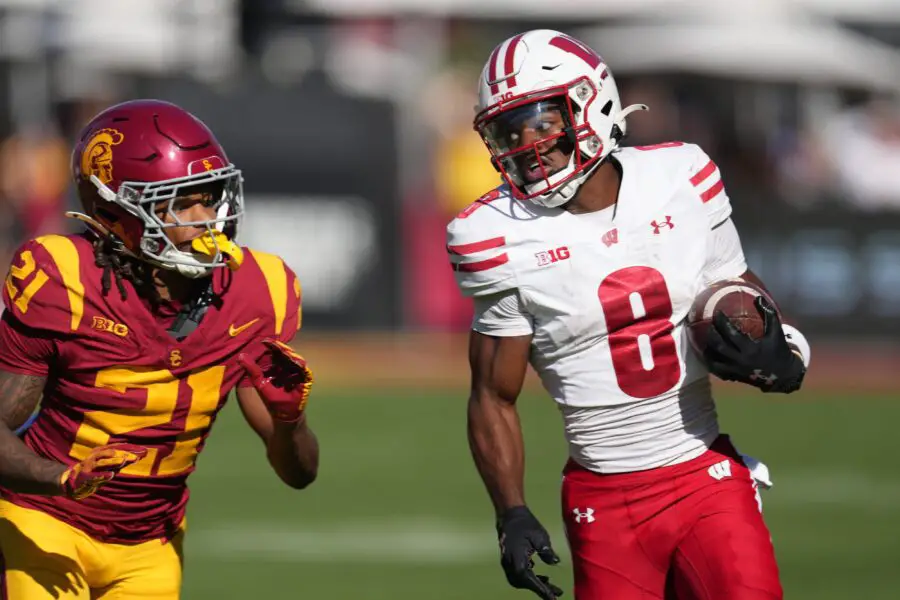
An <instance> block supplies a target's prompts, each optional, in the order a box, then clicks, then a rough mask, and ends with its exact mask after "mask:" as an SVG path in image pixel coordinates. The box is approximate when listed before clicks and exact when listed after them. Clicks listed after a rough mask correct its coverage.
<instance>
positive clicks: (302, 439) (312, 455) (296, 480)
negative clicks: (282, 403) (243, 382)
mask: <svg viewBox="0 0 900 600" xmlns="http://www.w3.org/2000/svg"><path fill="white" fill-rule="evenodd" d="M237 398H238V404H240V407H241V412H242V413H243V414H244V418H245V419H246V420H247V423H249V424H250V427H251V428H252V429H253V431H255V432H256V433H257V435H259V437H260V439H261V440H262V441H263V443H264V444H265V446H266V456H267V457H268V459H269V464H271V465H272V468H273V469H274V470H275V473H276V474H277V475H278V477H279V478H280V479H281V480H282V481H283V482H284V483H286V484H287V485H289V486H291V487H292V488H295V489H303V488H305V487H306V486H308V485H309V484H311V483H312V482H313V481H315V479H316V475H317V473H318V470H319V442H318V440H317V439H316V435H315V433H313V430H312V429H311V428H310V427H309V424H308V423H307V420H306V418H305V417H304V418H303V419H300V420H299V421H297V422H295V423H291V422H286V421H279V420H276V419H275V418H274V417H273V416H272V414H271V413H270V412H269V409H268V408H266V404H265V402H263V399H262V398H261V397H260V395H259V392H257V391H256V389H255V388H252V387H243V388H238V390H237Z"/></svg>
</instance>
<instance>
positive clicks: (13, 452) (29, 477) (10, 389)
mask: <svg viewBox="0 0 900 600" xmlns="http://www.w3.org/2000/svg"><path fill="white" fill-rule="evenodd" d="M46 381H47V378H46V377H40V376H36V375H24V374H20V373H10V372H8V371H0V420H2V424H0V483H2V484H3V486H4V487H5V488H7V489H9V490H12V491H13V492H17V493H21V494H41V495H45V496H52V495H58V494H62V493H63V491H62V488H61V486H60V479H61V477H62V474H63V473H64V472H65V470H66V465H64V464H62V463H58V462H56V461H55V460H47V459H45V458H41V457H40V456H38V455H37V454H35V453H34V452H33V451H32V450H31V449H30V448H28V446H26V445H25V443H24V442H22V440H21V439H19V437H18V436H16V434H15V433H14V432H15V430H16V429H17V428H18V427H19V426H21V425H22V424H23V423H24V422H25V421H26V420H27V419H28V417H29V416H30V415H31V414H32V413H33V412H34V410H35V408H37V405H38V402H39V401H40V399H41V394H42V393H43V391H44V384H45V383H46Z"/></svg>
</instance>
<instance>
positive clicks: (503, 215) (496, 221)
mask: <svg viewBox="0 0 900 600" xmlns="http://www.w3.org/2000/svg"><path fill="white" fill-rule="evenodd" d="M533 218H534V215H533V213H531V212H530V207H529V206H526V205H524V203H522V202H519V201H518V200H515V199H514V198H513V197H512V196H511V195H510V194H509V192H508V189H507V188H506V187H505V186H501V187H499V188H497V189H494V190H492V191H491V192H490V193H488V194H486V195H484V196H482V197H481V198H479V199H478V200H476V201H475V202H474V203H473V204H471V205H470V206H469V207H468V208H466V209H465V210H463V211H462V212H461V213H459V215H457V216H456V218H455V219H453V221H451V222H450V224H449V225H448V226H447V253H448V255H449V259H450V266H451V268H452V269H453V272H454V274H455V275H456V283H457V285H459V288H460V290H461V291H462V293H463V295H465V296H483V295H487V294H495V293H497V292H502V291H504V290H508V289H511V288H514V287H515V283H514V282H515V272H514V271H513V268H512V265H510V262H509V254H508V253H507V251H506V250H507V249H508V241H507V238H508V235H509V233H510V232H511V231H512V230H513V228H514V227H515V226H516V221H517V220H523V219H524V220H531V219H533Z"/></svg>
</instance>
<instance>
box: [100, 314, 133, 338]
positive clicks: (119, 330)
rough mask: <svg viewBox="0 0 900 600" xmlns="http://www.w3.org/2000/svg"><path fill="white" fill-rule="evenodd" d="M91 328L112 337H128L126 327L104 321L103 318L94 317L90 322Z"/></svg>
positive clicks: (108, 320) (107, 320)
mask: <svg viewBox="0 0 900 600" xmlns="http://www.w3.org/2000/svg"><path fill="white" fill-rule="evenodd" d="M91 328H92V329H96V330H97V331H105V332H106V333H112V334H113V335H117V336H119V337H122V338H123V337H126V336H127V335H128V326H127V325H124V324H122V323H116V322H115V321H111V320H110V319H106V318H104V317H94V318H93V320H91Z"/></svg>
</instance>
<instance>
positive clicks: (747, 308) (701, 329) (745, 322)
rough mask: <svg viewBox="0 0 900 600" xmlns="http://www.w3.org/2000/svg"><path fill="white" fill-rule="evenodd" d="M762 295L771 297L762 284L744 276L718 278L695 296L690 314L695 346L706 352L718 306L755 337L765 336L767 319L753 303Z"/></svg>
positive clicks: (691, 334) (691, 337) (690, 336)
mask: <svg viewBox="0 0 900 600" xmlns="http://www.w3.org/2000/svg"><path fill="white" fill-rule="evenodd" d="M760 295H764V296H767V297H768V294H766V292H765V290H763V289H762V288H761V287H759V286H758V285H756V284H755V283H751V282H749V281H744V280H743V279H725V280H722V281H717V282H715V283H713V284H712V285H710V286H709V287H708V288H706V289H705V290H703V291H702V292H701V293H700V294H699V295H698V296H697V297H696V298H695V299H694V303H693V304H692V305H691V310H690V312H689V313H688V317H687V327H688V339H689V340H690V342H691V345H692V346H693V347H694V350H696V351H697V352H698V353H699V354H700V355H701V356H703V350H704V349H705V348H706V337H707V335H708V333H709V328H710V327H711V326H712V318H713V315H714V314H716V311H717V310H721V311H722V312H723V313H725V316H727V317H728V318H729V319H731V321H732V322H733V323H734V324H735V326H736V327H737V328H738V329H740V330H741V331H743V332H744V333H746V334H747V335H748V336H750V337H751V338H753V339H758V338H760V337H762V335H763V333H764V331H765V323H764V322H763V318H762V316H761V315H760V314H759V311H758V310H756V306H754V304H753V302H754V300H756V298H757V297H758V296H760ZM769 300H771V297H769ZM773 304H774V303H773Z"/></svg>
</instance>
